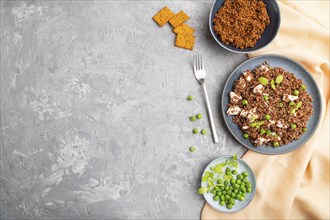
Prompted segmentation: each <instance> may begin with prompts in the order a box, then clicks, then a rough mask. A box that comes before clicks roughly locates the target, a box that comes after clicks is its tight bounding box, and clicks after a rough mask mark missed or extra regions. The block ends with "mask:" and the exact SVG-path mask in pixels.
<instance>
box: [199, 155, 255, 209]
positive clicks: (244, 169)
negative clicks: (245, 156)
mask: <svg viewBox="0 0 330 220" xmlns="http://www.w3.org/2000/svg"><path fill="white" fill-rule="evenodd" d="M255 191H256V178H255V175H254V173H253V171H252V169H251V168H250V167H249V165H247V164H246V163H245V162H244V161H243V160H242V159H239V158H237V157H236V155H234V156H229V155H225V156H220V157H218V158H216V159H215V160H213V161H212V162H211V163H209V164H208V165H207V167H206V168H205V170H204V172H203V175H202V181H201V188H199V190H198V193H199V194H203V196H204V198H205V200H206V202H207V203H208V204H209V205H210V206H211V207H213V208H214V209H216V210H217V211H220V212H227V213H233V212H238V211H240V210H242V209H244V208H245V207H246V206H248V205H249V204H250V202H251V201H252V199H253V197H254V195H255Z"/></svg>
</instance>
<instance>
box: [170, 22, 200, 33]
mask: <svg viewBox="0 0 330 220" xmlns="http://www.w3.org/2000/svg"><path fill="white" fill-rule="evenodd" d="M173 32H174V33H176V34H186V35H193V34H194V33H195V29H194V28H192V27H189V26H188V25H187V24H180V25H179V26H177V27H176V28H174V29H173Z"/></svg>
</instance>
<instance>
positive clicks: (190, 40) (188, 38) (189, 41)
mask: <svg viewBox="0 0 330 220" xmlns="http://www.w3.org/2000/svg"><path fill="white" fill-rule="evenodd" d="M194 45H195V37H194V36H192V35H187V34H178V35H177V36H176V40H175V46H176V47H180V48H184V49H188V50H192V49H193V48H194Z"/></svg>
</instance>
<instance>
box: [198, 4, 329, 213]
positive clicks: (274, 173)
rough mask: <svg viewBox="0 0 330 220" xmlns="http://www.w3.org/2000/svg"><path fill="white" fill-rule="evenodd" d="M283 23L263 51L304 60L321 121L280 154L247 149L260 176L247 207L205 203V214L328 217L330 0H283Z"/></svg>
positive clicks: (246, 157) (256, 172) (252, 166)
mask: <svg viewBox="0 0 330 220" xmlns="http://www.w3.org/2000/svg"><path fill="white" fill-rule="evenodd" d="M278 4H279V6H280V10H281V20H282V22H281V27H280V31H279V33H278V36H277V37H276V39H275V40H274V41H273V42H272V43H271V45H269V46H268V47H266V48H265V49H263V50H261V51H258V52H257V53H254V54H249V57H253V56H257V55H260V54H280V55H284V56H287V57H289V58H292V59H294V60H296V61H297V62H299V63H300V64H302V65H303V66H304V67H305V68H306V69H307V70H309V72H310V73H312V75H313V76H314V79H315V80H316V81H317V83H318V86H319V88H320V90H321V93H322V104H323V106H322V108H323V109H322V116H321V123H320V125H319V127H318V129H317V131H316V132H315V134H314V136H313V137H312V138H311V139H310V140H309V141H308V142H307V143H306V144H305V145H304V146H302V147H301V148H299V149H298V150H296V151H294V152H291V153H288V154H285V155H278V156H269V155H262V154H258V153H255V152H253V151H250V150H249V151H248V152H247V153H246V154H245V155H244V156H243V159H244V160H245V161H246V162H247V163H248V164H249V165H250V166H251V168H252V169H253V171H254V172H255V174H256V178H257V192H256V195H255V197H254V199H253V201H252V202H251V203H250V204H249V206H248V207H246V208H245V209H244V210H242V211H240V212H237V213H234V214H225V213H221V212H218V211H216V210H214V209H213V208H212V207H210V206H209V205H208V204H205V206H204V208H203V210H202V213H201V219H330V215H329V209H330V205H329V198H330V195H329V188H330V186H329V148H330V147H329V134H330V133H329V113H330V103H329V98H330V94H329V91H330V90H329V89H330V82H329V80H330V71H329V59H330V57H329V53H330V52H329V51H330V47H329V1H328V0H325V1H303V0H301V1H280V2H278Z"/></svg>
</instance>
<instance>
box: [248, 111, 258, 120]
mask: <svg viewBox="0 0 330 220" xmlns="http://www.w3.org/2000/svg"><path fill="white" fill-rule="evenodd" d="M247 117H248V119H250V121H251V120H252V118H254V119H257V118H258V117H259V116H258V115H256V114H254V113H252V112H250V113H249V114H248V116H247Z"/></svg>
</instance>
